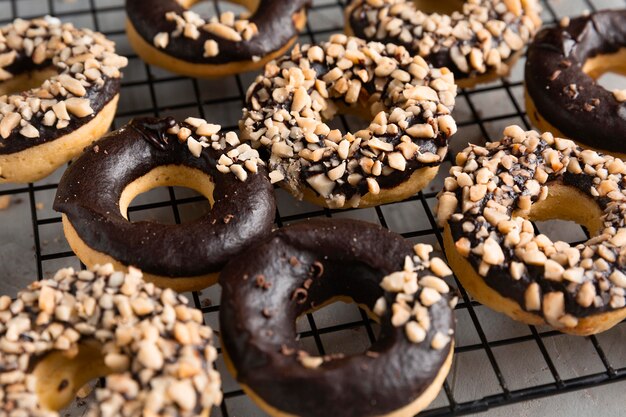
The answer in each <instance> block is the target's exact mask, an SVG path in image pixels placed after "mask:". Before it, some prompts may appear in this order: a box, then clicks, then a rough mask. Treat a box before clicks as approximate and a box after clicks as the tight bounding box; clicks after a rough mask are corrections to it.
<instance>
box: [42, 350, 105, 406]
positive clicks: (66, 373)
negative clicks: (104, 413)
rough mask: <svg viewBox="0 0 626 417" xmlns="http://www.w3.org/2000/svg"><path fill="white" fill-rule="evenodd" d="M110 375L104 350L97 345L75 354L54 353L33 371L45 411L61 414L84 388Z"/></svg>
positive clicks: (73, 352)
mask: <svg viewBox="0 0 626 417" xmlns="http://www.w3.org/2000/svg"><path fill="white" fill-rule="evenodd" d="M111 373H112V370H111V369H109V368H107V366H106V365H105V364H104V357H103V355H102V346H100V344H99V343H97V342H95V341H91V342H84V343H81V344H79V345H78V347H77V349H75V350H70V351H67V352H66V351H54V352H51V353H49V354H47V355H46V356H44V357H43V359H41V360H40V361H39V362H38V363H37V364H36V365H35V367H34V369H33V375H34V376H35V379H36V387H35V392H36V393H37V396H38V399H39V404H40V405H41V407H42V408H44V409H46V410H50V411H59V410H62V409H64V408H66V407H67V406H69V405H70V404H71V403H72V401H73V400H74V398H75V397H76V394H77V393H78V391H79V390H80V389H81V388H82V387H83V386H85V384H87V383H89V382H90V381H93V380H94V379H96V378H100V377H104V376H107V375H109V374H111Z"/></svg>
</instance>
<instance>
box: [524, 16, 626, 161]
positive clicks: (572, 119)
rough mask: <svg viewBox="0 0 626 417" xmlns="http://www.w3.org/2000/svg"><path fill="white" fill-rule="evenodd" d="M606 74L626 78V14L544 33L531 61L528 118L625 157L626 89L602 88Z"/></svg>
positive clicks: (531, 48) (527, 77)
mask: <svg viewBox="0 0 626 417" xmlns="http://www.w3.org/2000/svg"><path fill="white" fill-rule="evenodd" d="M607 71H614V72H621V73H626V9H622V10H604V11H599V12H596V13H593V14H591V15H589V16H581V17H578V18H576V19H572V20H571V21H570V22H569V24H568V25H567V26H565V27H562V26H560V25H559V26H557V27H553V28H549V29H545V30H542V31H541V32H539V34H537V38H536V39H535V41H534V42H533V43H531V45H530V46H529V48H528V59H527V60H526V72H525V76H524V80H525V93H526V112H527V113H528V117H529V118H530V120H531V121H532V123H533V124H534V125H535V126H537V127H538V128H539V129H540V130H542V131H545V132H551V133H552V134H553V135H555V136H560V137H567V138H570V139H572V140H574V141H576V142H578V143H579V144H580V145H581V146H583V147H586V148H593V149H596V150H600V151H602V152H606V153H610V154H611V155H613V156H616V157H618V158H622V159H623V158H626V145H625V144H624V140H623V138H625V137H626V90H616V91H614V92H611V91H608V90H606V89H605V88H603V87H602V86H601V85H600V84H598V83H597V82H596V79H597V78H598V77H599V76H600V75H602V74H603V73H605V72H607Z"/></svg>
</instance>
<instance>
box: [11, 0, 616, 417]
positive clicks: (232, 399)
mask: <svg viewBox="0 0 626 417" xmlns="http://www.w3.org/2000/svg"><path fill="white" fill-rule="evenodd" d="M542 3H543V6H544V12H543V17H544V21H545V22H546V24H551V23H553V22H555V21H558V20H559V19H560V18H561V17H562V16H563V15H576V14H579V13H581V12H582V10H583V9H588V10H590V11H593V10H596V9H598V8H604V7H606V6H613V7H614V6H619V7H624V6H626V1H624V0H568V1H565V0H544V1H543V2H542ZM213 6H214V7H215V11H219V10H220V7H221V6H222V5H220V4H219V3H217V2H216V1H215V2H214V4H213ZM343 6H344V1H343V0H316V1H314V2H313V6H312V9H311V10H310V13H309V22H308V23H307V27H306V31H305V32H304V33H303V34H302V36H301V40H302V41H303V42H316V41H321V40H324V39H325V38H327V37H328V35H329V34H331V33H335V32H341V31H342V30H343V27H342V18H341V13H342V10H343ZM43 14H51V15H55V16H58V17H60V18H61V19H62V20H65V21H71V22H74V23H75V24H76V25H77V26H87V27H93V28H94V29H96V30H99V31H102V32H104V33H105V34H106V35H107V36H109V37H110V38H112V39H113V40H116V41H117V42H118V44H120V49H121V52H122V53H124V54H126V55H127V56H128V57H129V60H130V67H129V69H128V70H127V71H126V78H125V80H124V81H123V83H122V101H121V103H120V109H119V112H118V114H117V118H116V121H115V124H114V127H119V126H120V125H121V124H123V123H124V122H125V121H127V120H128V119H130V118H132V117H135V116H139V115H162V114H173V115H179V116H181V117H182V116H191V115H199V116H201V117H205V118H207V119H209V120H211V121H213V122H217V123H221V124H223V125H227V126H226V128H227V129H234V128H236V120H237V118H238V117H239V107H240V105H241V103H242V101H243V97H244V93H245V88H246V86H247V85H248V84H249V82H250V81H251V80H252V77H253V76H254V74H252V75H249V74H248V75H243V76H235V77H229V78H228V79H223V80H220V81H200V80H195V79H188V78H184V77H179V76H176V75H172V74H169V73H165V72H163V71H161V70H159V69H156V68H153V67H150V66H148V65H146V64H144V63H143V62H142V61H141V60H140V59H139V58H138V57H137V56H136V55H135V54H134V53H132V51H131V50H130V48H128V46H127V43H126V41H125V34H124V31H123V19H124V6H123V0H74V1H68V0H19V1H18V0H0V24H5V23H7V22H9V21H11V20H12V19H14V18H16V17H22V18H31V17H36V16H40V15H43ZM521 67H523V65H522V64H521V63H518V64H517V67H516V70H515V71H514V73H513V74H512V76H511V77H510V79H503V80H499V81H497V82H494V83H491V84H488V85H485V86H480V87H479V88H476V89H472V90H462V91H460V94H459V97H458V104H457V109H456V110H455V116H456V118H457V121H458V122H457V123H458V125H459V128H460V129H459V132H458V133H457V135H456V136H455V137H454V139H453V142H454V145H453V146H452V148H453V152H451V155H454V154H455V153H456V151H458V150H459V149H460V148H462V147H464V144H466V143H467V142H482V141H483V140H484V138H486V139H487V140H497V139H498V137H499V134H500V132H501V128H502V127H503V126H504V125H507V124H511V123H518V124H521V125H523V126H524V127H526V128H530V125H529V123H528V121H527V119H526V116H525V114H524V104H523V100H522V99H521V96H522V91H523V90H522V89H523V83H522V77H521V75H520V74H521V71H520V68H521ZM173 90H174V91H178V93H177V94H174V95H172V94H168V93H167V91H173ZM163 91H165V92H166V93H163ZM125 97H128V99H125ZM494 103H498V105H497V106H496V105H494ZM233 109H234V111H233ZM222 118H225V119H226V120H227V121H226V122H225V121H224V120H222ZM334 123H336V124H337V127H339V128H341V129H343V130H344V131H345V130H348V129H350V127H351V126H355V123H358V122H355V121H354V120H353V119H351V118H349V117H340V118H338V119H337V120H336V121H334ZM451 155H449V156H448V159H447V162H446V164H444V166H443V167H442V169H441V172H440V175H439V176H438V178H437V179H436V180H435V181H434V183H433V185H432V186H431V187H430V188H429V189H428V190H425V191H424V192H421V193H419V194H418V195H416V196H414V197H412V198H411V199H409V200H407V202H403V203H396V204H392V205H387V206H383V207H377V208H375V209H369V210H348V211H342V212H337V211H333V210H328V209H320V208H316V207H314V206H309V205H307V204H303V203H298V202H295V201H294V200H292V199H291V198H290V197H288V196H286V195H285V194H284V193H282V192H280V191H277V194H278V196H279V209H278V213H277V216H276V225H277V226H278V227H282V226H283V225H284V224H288V223H292V222H297V221H301V220H305V219H308V218H311V217H316V216H326V217H343V216H348V217H360V218H364V219H366V220H370V221H373V222H378V223H380V224H381V225H382V226H384V227H389V228H391V229H392V230H395V231H398V232H400V233H401V234H402V235H403V236H404V237H405V238H407V239H411V240H413V241H424V242H429V243H433V244H435V245H436V246H438V247H441V245H440V244H441V242H442V237H441V230H440V229H439V228H438V227H437V225H436V222H435V218H434V216H433V210H432V208H433V207H434V204H435V197H436V194H437V192H438V190H439V189H440V187H441V183H442V180H443V178H444V177H445V174H446V172H447V169H448V168H449V166H450V163H451V161H452V156H451ZM59 175H60V173H57V174H55V175H53V176H52V177H51V178H49V179H46V180H44V181H42V182H39V183H36V184H29V185H27V186H6V185H5V186H0V196H4V195H9V196H12V199H13V201H14V203H16V204H19V202H20V201H22V202H23V203H24V204H25V205H27V206H28V207H27V208H26V209H25V210H24V208H23V207H22V208H21V209H20V211H22V212H23V213H24V214H25V215H28V216H30V219H29V220H28V221H25V222H24V224H22V225H21V226H19V225H18V226H16V227H17V228H18V229H17V230H20V231H21V232H22V233H21V234H20V235H22V234H23V236H22V237H23V239H22V240H25V241H28V242H31V244H32V245H33V247H32V251H29V250H26V252H27V253H26V254H25V255H28V254H29V253H32V255H33V257H34V261H35V262H34V263H33V264H32V265H30V264H29V263H28V262H26V261H25V263H26V264H27V265H26V266H25V267H23V268H17V267H16V265H17V262H15V261H14V264H15V265H13V264H12V265H8V266H7V265H5V270H6V271H8V272H5V274H8V276H4V277H3V279H5V280H9V281H10V280H15V281H16V282H15V283H14V286H13V287H14V288H15V289H19V288H21V287H22V284H24V285H25V284H26V283H27V282H28V281H30V280H32V279H33V278H35V276H36V277H37V278H38V279H42V278H43V277H44V276H45V275H49V274H50V273H52V272H53V271H54V270H55V269H56V268H58V267H60V266H64V265H66V264H73V265H76V266H78V262H77V260H76V258H75V257H74V254H73V253H72V252H71V251H70V250H69V247H68V246H67V245H66V244H65V243H64V240H63V238H62V234H61V232H60V222H61V218H60V216H59V215H58V213H54V212H52V211H51V210H50V209H49V208H48V209H46V205H47V206H48V207H50V206H51V202H52V198H53V196H54V192H55V190H56V185H57V184H56V182H57V181H58V179H59ZM42 202H45V204H44V206H43V207H42ZM206 204H207V203H206V201H205V200H204V199H203V198H202V197H199V196H197V195H194V194H189V193H184V192H181V190H178V189H173V188H170V189H167V190H165V192H161V193H158V194H154V195H152V197H151V198H149V199H145V201H139V202H135V204H133V206H132V207H131V209H130V213H131V214H130V215H131V216H132V217H133V218H138V217H141V216H143V215H145V214H146V213H155V212H157V217H159V218H160V217H162V216H163V215H165V216H166V217H167V216H169V217H170V221H173V222H176V223H180V222H181V221H183V220H185V217H186V216H187V215H188V214H189V211H190V210H189V208H190V207H196V209H198V210H206V209H207V206H206ZM198 207H200V208H198ZM159 211H160V213H161V214H158V212H159ZM191 211H193V210H191ZM164 213H165V214H164ZM3 216H5V214H3V213H0V248H1V247H2V244H6V243H7V242H11V241H13V240H16V239H19V237H17V236H15V235H14V231H15V230H16V229H15V228H14V229H10V228H9V225H8V222H7V221H6V220H5V219H4V218H3ZM538 227H539V228H541V225H539V226H538ZM49 229H52V230H53V231H52V232H51V231H50V230H49ZM570 229H571V227H570ZM55 233H56V235H55ZM31 234H32V235H31ZM51 236H53V237H54V236H56V237H54V239H52V240H53V241H52V243H51V242H50V241H49V239H50V237H51ZM59 236H60V237H59ZM568 236H570V240H580V239H583V240H584V239H585V235H584V234H583V233H581V232H580V228H577V230H576V231H574V232H572V233H570V234H569V235H568ZM572 236H577V237H572ZM18 250H19V245H18ZM2 259H3V258H1V257H0V261H1V260H2ZM1 263H2V262H0V264H1ZM4 263H5V264H6V261H5V262H4ZM0 268H2V267H1V266H0ZM14 269H15V271H14ZM30 269H32V272H31V273H30V274H28V273H26V274H24V273H23V270H26V272H29V271H30ZM2 271H3V270H2V269H0V274H1V273H3V272H2ZM35 274H36V275H35ZM23 275H28V276H23ZM457 286H458V283H457ZM461 293H462V301H461V303H460V304H459V305H458V307H457V317H458V321H459V323H458V327H459V334H458V335H457V347H456V359H455V366H454V367H453V369H454V371H453V372H452V373H451V375H450V376H449V377H448V380H447V381H446V383H445V385H444V389H443V390H442V392H441V393H440V395H439V397H438V398H437V400H435V402H434V403H433V404H432V405H431V407H430V408H429V409H428V410H426V411H424V412H423V413H422V414H421V415H423V416H448V415H465V414H471V413H477V412H481V411H485V410H488V409H490V408H493V407H497V406H502V405H506V404H512V403H516V402H523V401H529V400H531V399H535V398H540V397H546V396H551V395H556V394H560V393H565V392H569V391H573V390H579V389H584V388H591V387H595V386H598V385H600V384H609V383H613V382H617V381H621V380H626V362H624V361H621V362H620V360H619V355H616V354H614V353H612V352H611V353H607V348H606V346H608V345H610V344H611V340H613V339H615V338H619V337H621V335H622V333H623V332H624V331H625V329H624V326H623V324H622V325H619V326H617V328H616V329H614V330H612V331H610V332H607V333H606V334H604V335H601V336H597V337H596V336H592V337H589V338H585V339H575V338H571V337H570V336H564V335H561V334H560V333H558V332H555V331H551V330H547V329H541V328H535V327H532V326H523V325H520V324H518V323H514V322H512V321H509V320H508V319H506V318H502V317H501V316H499V315H496V314H495V313H491V312H490V311H488V310H487V309H485V308H484V307H482V306H481V305H480V304H478V303H477V302H475V301H473V300H472V299H471V298H470V297H469V296H468V295H467V293H466V292H465V291H464V290H463V289H462V288H461ZM12 295H14V294H12ZM191 299H192V300H193V302H194V303H195V305H196V307H198V308H201V309H202V311H203V312H204V313H205V317H206V320H207V321H208V322H209V324H210V325H212V326H213V327H214V328H218V323H217V315H218V313H219V305H213V304H212V303H211V302H210V301H209V300H218V299H219V288H212V289H209V290H207V291H204V292H203V293H193V294H191ZM354 309H355V312H356V313H353V314H348V315H347V316H348V318H347V319H346V320H343V321H342V320H336V316H335V315H334V314H330V315H328V314H327V315H325V316H324V315H320V314H318V313H314V314H310V315H308V316H307V317H306V318H305V319H304V321H301V322H300V323H299V324H298V329H299V330H300V333H299V337H300V339H301V342H302V344H303V345H305V346H308V349H312V350H313V351H317V352H316V353H319V354H320V355H324V354H326V353H329V351H330V350H337V346H336V345H337V344H339V345H340V348H345V338H342V337H339V338H335V337H334V335H337V334H339V333H341V332H349V333H348V334H349V335H350V336H353V335H354V333H353V332H354V331H360V332H361V335H362V336H363V340H361V344H364V346H362V347H363V348H365V347H367V345H368V344H370V343H372V342H373V341H374V340H375V337H376V328H375V325H373V324H372V323H370V321H369V320H368V319H367V316H366V314H365V313H364V312H362V311H357V310H356V307H355V308H354ZM486 323H489V324H488V325H487V324H486ZM350 338H352V337H350ZM357 339H358V338H357ZM566 345H567V346H568V347H567V348H565V347H564V346H566ZM573 345H576V346H578V347H576V348H575V349H574V350H573V351H572V352H571V355H570V357H569V362H568V363H566V364H565V366H564V362H563V359H562V358H560V356H559V355H555V349H557V350H558V348H559V347H561V348H562V352H564V351H567V349H570V347H571V346H573ZM352 349H356V350H357V351H358V349H359V346H356V348H355V347H354V346H353V347H352ZM512 349H518V350H525V351H527V352H528V355H527V357H526V358H524V359H525V361H526V363H525V368H526V369H527V370H529V371H528V372H529V374H530V375H531V376H532V377H530V378H526V380H525V379H524V378H521V379H520V375H519V370H515V371H511V368H510V364H509V363H510V362H511V360H513V361H516V359H511V358H510V357H509V356H507V355H508V353H510V351H511V350H512ZM531 352H535V353H531ZM479 358H480V359H479ZM504 358H506V360H505V359H504ZM590 358H591V359H590ZM583 359H584V361H585V362H586V363H588V362H589V361H593V362H595V365H594V366H588V367H586V368H585V369H586V370H585V371H583V368H580V369H577V370H576V372H574V373H572V372H571V369H570V368H571V367H572V366H573V362H578V361H581V360H583ZM474 361H478V362H479V364H482V365H484V366H482V365H478V366H474V367H473V368H471V369H473V371H476V369H477V368H478V367H481V368H482V370H481V372H482V374H481V376H480V378H482V379H483V380H487V381H490V382H486V383H484V384H481V385H483V386H482V387H481V388H480V389H475V390H473V391H472V390H468V389H462V388H463V385H464V384H465V385H467V384H471V383H472V382H471V381H472V380H474V379H475V378H478V377H477V376H476V375H474V374H472V373H469V372H467V371H466V370H467V369H469V368H468V367H467V363H468V362H474ZM220 370H221V371H223V375H224V377H225V383H224V391H225V392H224V394H225V395H224V398H225V401H224V402H223V404H222V406H221V407H220V409H219V410H216V412H215V415H220V414H221V415H222V416H224V417H228V416H233V415H242V412H241V411H240V410H241V407H240V405H241V404H242V403H243V402H245V401H248V400H247V399H245V395H244V393H243V391H241V389H240V388H239V387H238V386H237V384H236V383H235V382H234V381H229V380H228V377H227V376H226V371H225V369H224V367H223V366H222V367H221V369H220ZM459 381H466V382H465V383H464V382H459ZM460 392H461V393H460ZM250 408H251V407H250V406H249V405H248V410H249V409H250ZM252 409H253V408H252ZM254 413H259V414H258V415H261V414H260V412H259V411H256V412H254ZM254 413H253V414H254ZM243 415H250V414H249V412H246V413H245V414H243ZM255 415H256V414H255Z"/></svg>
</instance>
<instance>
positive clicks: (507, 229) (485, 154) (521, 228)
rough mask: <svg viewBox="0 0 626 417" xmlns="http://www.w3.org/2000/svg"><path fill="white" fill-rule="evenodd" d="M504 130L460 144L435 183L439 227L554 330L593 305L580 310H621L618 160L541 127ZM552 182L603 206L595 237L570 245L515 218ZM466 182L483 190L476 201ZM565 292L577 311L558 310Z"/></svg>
mask: <svg viewBox="0 0 626 417" xmlns="http://www.w3.org/2000/svg"><path fill="white" fill-rule="evenodd" d="M504 136H505V137H504V138H503V139H502V140H501V141H500V142H493V143H487V145H486V146H485V147H480V146H475V145H470V146H469V147H468V148H466V149H465V150H463V151H462V152H461V153H459V154H458V155H457V158H456V160H457V164H458V165H459V166H454V167H452V168H451V169H450V176H449V177H448V178H447V179H446V180H445V181H444V184H445V190H444V191H442V192H441V193H440V195H439V206H438V209H437V215H438V217H439V220H440V221H443V222H444V223H446V222H447V224H448V225H449V227H450V230H451V232H452V234H453V237H454V239H455V246H456V248H457V250H458V251H459V253H460V254H461V255H462V256H464V257H465V258H467V259H468V261H469V262H470V263H471V264H472V266H473V267H474V269H475V270H476V271H477V272H478V273H479V274H481V275H483V276H485V275H486V274H488V273H489V274H491V273H492V271H494V272H493V273H494V274H496V275H493V276H492V277H496V276H497V278H498V279H499V280H506V279H510V280H511V288H512V290H511V291H512V292H511V293H507V294H504V295H505V296H506V297H508V298H514V299H516V300H518V302H519V303H520V305H521V306H522V308H523V309H525V310H527V311H532V312H535V313H536V314H539V315H542V316H543V317H544V319H545V320H546V322H547V323H549V324H550V325H552V326H554V327H556V328H559V329H561V328H563V327H574V326H576V325H577V324H578V319H579V318H580V317H581V316H580V315H581V314H585V315H588V314H592V313H595V312H596V311H595V310H594V311H589V312H585V309H597V308H598V307H602V309H605V310H610V309H619V308H623V307H624V305H623V304H622V300H621V298H620V297H623V294H622V293H623V291H624V290H623V289H624V288H626V273H625V272H624V270H623V268H624V265H626V262H625V261H624V256H623V254H624V253H626V249H625V247H626V186H624V185H623V184H625V183H626V164H624V163H623V162H622V161H621V160H619V159H617V158H614V157H612V156H609V155H603V154H600V153H598V152H596V151H593V150H589V149H587V150H583V149H581V148H579V147H577V146H576V144H575V143H574V142H572V141H571V140H567V139H561V138H555V137H553V136H552V135H551V134H549V133H544V134H542V135H540V134H539V133H537V132H533V131H529V132H526V131H524V130H523V129H521V128H520V127H518V126H509V127H507V128H506V129H505V130H504ZM566 178H567V180H566ZM555 183H556V184H560V185H561V186H568V187H571V188H572V189H573V190H572V191H573V192H578V193H583V194H585V195H587V196H588V197H589V198H592V199H593V200H594V201H595V202H596V203H597V204H598V206H599V208H600V209H601V210H602V211H603V212H604V214H603V216H602V218H601V219H600V221H601V228H600V231H599V235H598V236H595V237H592V238H591V239H590V240H588V241H587V242H585V243H583V244H579V245H576V246H571V245H570V244H568V243H566V242H552V241H551V240H550V239H549V238H548V237H547V236H545V235H536V234H535V232H534V228H533V226H532V224H531V223H530V221H528V220H526V219H525V216H528V215H529V213H531V212H532V207H533V204H535V203H536V202H539V201H542V200H545V199H546V198H547V196H548V193H549V191H548V190H549V187H550V186H551V185H552V184H555ZM475 184H483V185H484V186H486V187H487V189H488V190H489V192H488V193H485V195H482V192H481V193H480V194H481V200H480V201H481V206H478V205H476V204H475V202H476V198H473V197H475V196H473V195H472V190H473V189H475V187H477V185H475ZM474 192H475V191H474ZM523 277H524V278H525V279H524V280H522V278H523ZM520 280H521V281H520ZM543 280H550V281H551V283H550V284H548V285H549V288H550V289H551V290H550V292H548V293H545V294H544V293H543V292H542V289H544V290H545V288H547V287H544V286H543V285H540V284H539V283H540V282H542V281H543ZM516 281H517V282H518V283H517V284H515V285H513V282H516ZM521 282H525V285H524V286H520V284H519V283H521ZM513 288H518V289H516V290H513ZM616 292H619V294H618V293H616ZM616 294H617V295H618V296H617V297H616V296H615V295H616ZM565 297H567V299H575V300H576V301H577V303H578V304H579V305H580V306H581V307H582V313H581V309H577V310H576V311H568V307H567V303H565V302H564V301H563V300H564V299H566V298H565ZM598 300H600V301H598Z"/></svg>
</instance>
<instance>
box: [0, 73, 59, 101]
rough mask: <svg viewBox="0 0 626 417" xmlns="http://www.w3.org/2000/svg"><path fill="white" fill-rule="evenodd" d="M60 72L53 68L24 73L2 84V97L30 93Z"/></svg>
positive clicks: (0, 94) (0, 83)
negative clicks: (29, 91)
mask: <svg viewBox="0 0 626 417" xmlns="http://www.w3.org/2000/svg"><path fill="white" fill-rule="evenodd" d="M57 74H58V72H57V71H56V70H55V69H54V68H52V67H46V68H42V69H36V70H32V71H26V72H22V73H20V74H17V75H15V76H13V77H12V78H10V79H8V80H6V81H2V82H0V96H3V95H11V94H16V93H21V92H24V91H28V90H30V89H33V88H38V87H41V85H42V84H43V83H44V82H45V81H46V80H47V79H49V78H51V77H53V76H55V75H57Z"/></svg>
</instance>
